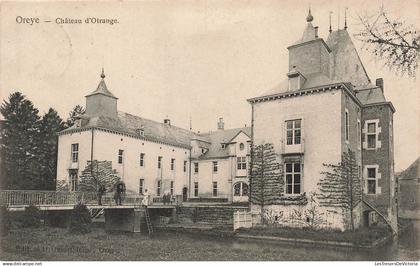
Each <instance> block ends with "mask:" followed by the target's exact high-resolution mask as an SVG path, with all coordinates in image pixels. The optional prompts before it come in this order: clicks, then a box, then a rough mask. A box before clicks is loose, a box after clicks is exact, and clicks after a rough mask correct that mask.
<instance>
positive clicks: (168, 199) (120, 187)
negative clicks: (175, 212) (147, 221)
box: [97, 182, 174, 208]
mask: <svg viewBox="0 0 420 266" xmlns="http://www.w3.org/2000/svg"><path fill="white" fill-rule="evenodd" d="M105 192H106V188H105V186H104V185H102V184H99V185H98V188H97V196H98V205H102V196H103V195H104V194H105ZM124 193H125V185H124V184H123V183H122V182H120V183H117V184H116V186H115V192H114V200H115V204H116V205H122V201H123V195H124ZM173 200H174V198H173V196H172V195H171V194H170V193H165V194H164V195H163V198H162V201H163V204H165V205H166V204H168V205H169V204H172V203H173ZM141 204H142V205H143V206H144V207H146V208H147V206H149V205H150V194H149V192H148V191H147V189H145V190H144V193H143V199H142V202H141Z"/></svg>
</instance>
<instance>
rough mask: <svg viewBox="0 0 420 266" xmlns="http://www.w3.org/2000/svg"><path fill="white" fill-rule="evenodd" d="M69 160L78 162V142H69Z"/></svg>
mask: <svg viewBox="0 0 420 266" xmlns="http://www.w3.org/2000/svg"><path fill="white" fill-rule="evenodd" d="M71 162H72V163H77V162H79V143H72V144H71Z"/></svg>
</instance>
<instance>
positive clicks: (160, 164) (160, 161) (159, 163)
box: [158, 156, 162, 169]
mask: <svg viewBox="0 0 420 266" xmlns="http://www.w3.org/2000/svg"><path fill="white" fill-rule="evenodd" d="M160 168H162V156H158V169H160Z"/></svg>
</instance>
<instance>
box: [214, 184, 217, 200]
mask: <svg viewBox="0 0 420 266" xmlns="http://www.w3.org/2000/svg"><path fill="white" fill-rule="evenodd" d="M213 197H217V182H213Z"/></svg>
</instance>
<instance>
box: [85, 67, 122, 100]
mask: <svg viewBox="0 0 420 266" xmlns="http://www.w3.org/2000/svg"><path fill="white" fill-rule="evenodd" d="M96 94H102V95H105V96H109V97H112V98H115V99H118V98H117V97H115V96H114V94H112V92H110V91H109V90H108V88H107V86H106V84H105V73H104V69H103V68H102V73H101V81H100V82H99V84H98V87H97V88H96V90H95V91H93V92H92V93H90V94H88V95H86V97H88V96H92V95H96Z"/></svg>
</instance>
